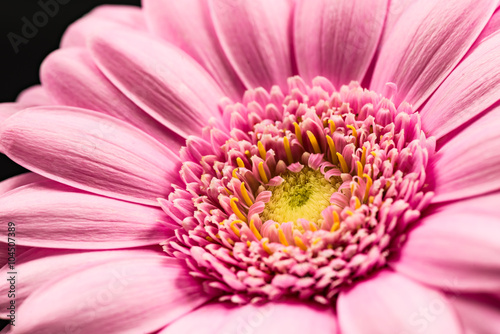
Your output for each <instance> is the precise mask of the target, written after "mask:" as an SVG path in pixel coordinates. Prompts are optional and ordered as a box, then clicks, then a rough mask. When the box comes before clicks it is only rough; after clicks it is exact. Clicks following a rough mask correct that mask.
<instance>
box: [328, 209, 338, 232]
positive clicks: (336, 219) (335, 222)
mask: <svg viewBox="0 0 500 334" xmlns="http://www.w3.org/2000/svg"><path fill="white" fill-rule="evenodd" d="M339 228H340V217H339V214H338V213H337V211H333V225H332V228H331V229H330V232H335V231H337V230H338V229H339Z"/></svg>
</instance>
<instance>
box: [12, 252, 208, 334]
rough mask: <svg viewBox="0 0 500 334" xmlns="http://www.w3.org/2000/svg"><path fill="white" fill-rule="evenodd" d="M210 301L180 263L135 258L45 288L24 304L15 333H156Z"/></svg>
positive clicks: (155, 257) (151, 257) (159, 257)
mask: <svg viewBox="0 0 500 334" xmlns="http://www.w3.org/2000/svg"><path fill="white" fill-rule="evenodd" d="M75 291H78V293H74V292H75ZM207 300H208V297H207V296H206V295H204V294H202V293H201V291H200V286H199V284H198V283H197V282H194V280H193V278H191V276H190V275H189V274H188V273H187V271H185V269H184V268H183V267H181V266H180V265H179V264H178V262H177V261H175V260H172V259H169V258H167V257H166V256H164V255H156V254H155V255H148V256H144V255H139V256H130V257H129V258H128V259H125V260H120V261H117V260H115V261H110V262H108V263H105V264H101V265H96V266H93V267H90V268H87V269H83V270H81V271H78V272H75V273H73V274H71V275H68V276H67V277H65V278H63V279H61V280H57V281H52V282H49V283H47V284H46V285H44V286H42V287H40V289H38V290H37V291H36V292H34V293H33V294H32V295H30V296H29V297H28V298H27V299H26V300H25V301H24V303H23V305H22V306H21V307H20V308H19V313H18V314H19V318H22V319H24V321H23V322H19V324H18V325H16V327H15V328H14V330H13V333H14V334H21V333H43V332H44V331H49V330H50V331H53V332H64V331H66V329H67V328H71V329H73V330H80V331H81V332H82V333H110V334H114V333H150V332H152V331H155V330H157V329H159V328H161V327H163V326H165V325H167V324H169V323H170V322H172V321H173V320H175V319H177V318H179V317H180V316H182V315H184V314H186V313H188V312H189V311H191V310H192V309H194V308H196V307H198V306H200V305H201V304H203V303H205V302H206V301H207ZM54 315H57V316H54Z"/></svg>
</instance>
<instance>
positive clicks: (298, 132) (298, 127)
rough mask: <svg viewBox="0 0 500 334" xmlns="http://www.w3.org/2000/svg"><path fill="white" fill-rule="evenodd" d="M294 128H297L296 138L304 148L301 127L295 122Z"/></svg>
mask: <svg viewBox="0 0 500 334" xmlns="http://www.w3.org/2000/svg"><path fill="white" fill-rule="evenodd" d="M293 126H294V127H295V137H297V140H298V141H299V143H300V145H302V146H304V143H303V142H302V132H301V131H300V126H299V125H298V124H297V122H294V123H293Z"/></svg>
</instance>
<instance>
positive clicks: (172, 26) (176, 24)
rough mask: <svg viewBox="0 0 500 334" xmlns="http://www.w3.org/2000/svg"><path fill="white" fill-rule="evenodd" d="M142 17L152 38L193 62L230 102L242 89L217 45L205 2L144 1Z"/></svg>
mask: <svg viewBox="0 0 500 334" xmlns="http://www.w3.org/2000/svg"><path fill="white" fill-rule="evenodd" d="M143 8H144V14H145V16H146V18H147V19H148V23H149V26H150V28H151V30H152V31H153V33H154V34H156V35H158V36H160V37H162V38H164V39H165V40H167V41H168V42H170V43H172V44H174V45H176V46H178V47H179V48H181V49H182V50H184V51H185V52H186V53H188V54H189V55H190V56H191V57H193V58H194V59H196V60H197V61H198V62H199V63H200V64H202V65H203V67H204V68H205V69H206V70H207V71H208V72H209V73H210V74H211V75H212V76H213V77H214V78H215V80H216V81H217V83H218V84H219V86H220V87H221V88H222V89H223V90H224V93H226V95H228V96H229V97H230V98H232V99H233V100H234V101H239V100H240V99H241V97H242V96H243V92H244V89H245V88H244V86H243V84H242V83H241V80H240V79H239V77H238V75H237V74H236V72H235V71H234V69H233V67H232V66H231V64H230V63H229V60H228V59H227V57H226V55H225V54H224V51H223V50H222V47H221V45H220V43H219V40H218V38H217V35H216V33H215V29H214V26H213V23H212V18H211V17H210V11H209V9H208V2H207V1H206V0H185V1H168V0H145V1H143Z"/></svg>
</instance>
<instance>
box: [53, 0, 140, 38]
mask: <svg viewBox="0 0 500 334" xmlns="http://www.w3.org/2000/svg"><path fill="white" fill-rule="evenodd" d="M113 28H115V29H116V28H118V29H124V28H125V29H132V30H138V31H146V30H147V27H146V21H145V19H144V15H143V13H142V10H141V9H140V8H138V7H135V6H123V5H103V6H99V7H97V8H95V9H94V10H92V11H91V12H90V13H89V14H88V15H86V16H84V17H83V18H81V19H79V20H78V21H76V22H75V23H73V24H71V25H70V26H69V27H68V29H66V31H65V32H64V35H63V37H62V40H61V47H62V48H66V47H74V46H78V47H86V46H87V41H88V39H89V38H90V36H92V35H93V34H95V33H99V32H102V31H106V30H108V29H113Z"/></svg>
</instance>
